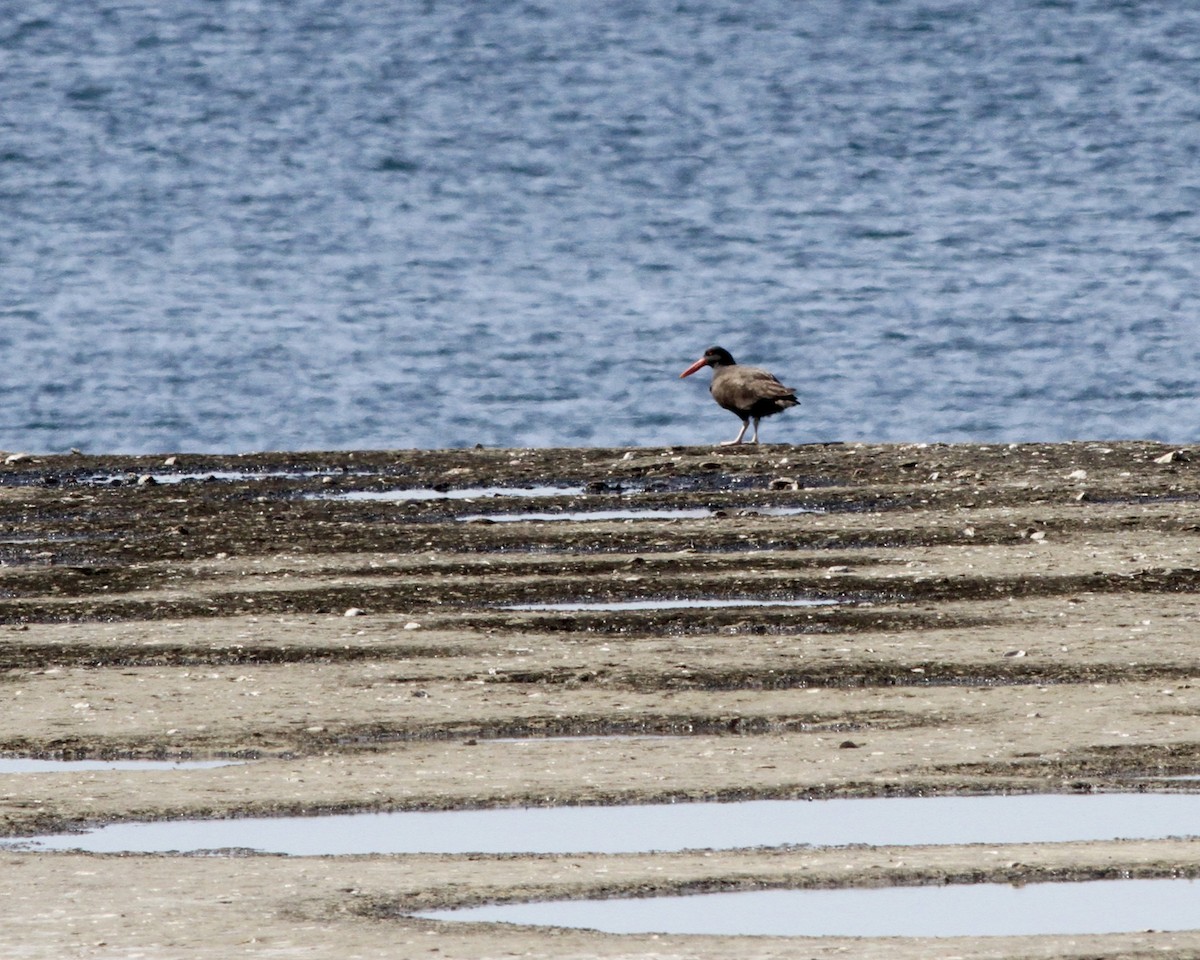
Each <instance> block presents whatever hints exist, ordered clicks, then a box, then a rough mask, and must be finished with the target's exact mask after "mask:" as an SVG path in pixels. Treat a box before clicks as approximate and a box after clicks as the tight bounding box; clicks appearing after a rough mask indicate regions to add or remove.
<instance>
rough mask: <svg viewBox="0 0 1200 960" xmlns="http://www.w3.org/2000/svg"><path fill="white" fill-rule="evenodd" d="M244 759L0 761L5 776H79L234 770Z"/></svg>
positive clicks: (14, 758) (0, 771)
mask: <svg viewBox="0 0 1200 960" xmlns="http://www.w3.org/2000/svg"><path fill="white" fill-rule="evenodd" d="M240 763H242V761H241V760H31V759H27V758H25V757H10V758H0V774H3V773H78V772H80V771H91V770H148V771H153V770H208V769H212V768H214V767H232V766H237V765H238V764H240Z"/></svg>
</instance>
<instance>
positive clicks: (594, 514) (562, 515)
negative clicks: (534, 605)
mask: <svg viewBox="0 0 1200 960" xmlns="http://www.w3.org/2000/svg"><path fill="white" fill-rule="evenodd" d="M817 512H818V511H816V510H813V509H812V508H811V507H747V508H744V509H743V508H737V509H720V510H714V509H711V508H709V507H663V508H655V507H623V508H620V509H614V510H565V511H562V512H559V513H551V512H543V513H472V514H467V515H465V516H461V517H459V518H458V519H459V520H461V521H463V522H468V521H471V520H491V521H492V522H494V523H519V522H524V521H530V520H537V521H569V522H574V523H598V522H600V521H603V520H609V521H611V520H704V519H707V518H709V517H716V516H726V515H735V514H736V515H747V516H749V515H753V514H762V515H764V516H772V517H785V516H792V515H795V514H800V513H817Z"/></svg>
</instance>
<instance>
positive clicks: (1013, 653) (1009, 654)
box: [1005, 650, 1026, 657]
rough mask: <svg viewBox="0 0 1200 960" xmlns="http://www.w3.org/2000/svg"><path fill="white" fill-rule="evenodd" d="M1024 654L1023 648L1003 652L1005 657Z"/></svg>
mask: <svg viewBox="0 0 1200 960" xmlns="http://www.w3.org/2000/svg"><path fill="white" fill-rule="evenodd" d="M1025 655H1026V654H1025V651H1024V650H1009V651H1008V653H1006V654H1005V656H1006V657H1023V656H1025Z"/></svg>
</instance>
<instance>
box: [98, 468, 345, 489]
mask: <svg viewBox="0 0 1200 960" xmlns="http://www.w3.org/2000/svg"><path fill="white" fill-rule="evenodd" d="M342 476H345V473H344V472H343V471H341V470H259V471H250V470H200V471H197V472H195V473H179V472H172V473H139V474H133V473H124V474H93V475H92V476H90V477H84V478H83V480H82V481H81V482H83V483H87V484H94V485H97V486H112V485H113V484H118V485H120V484H127V485H134V484H138V483H162V484H172V483H187V482H191V483H203V482H205V481H214V480H215V481H222V482H225V483H245V482H247V481H251V480H304V479H306V478H308V477H342Z"/></svg>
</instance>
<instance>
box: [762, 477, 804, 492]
mask: <svg viewBox="0 0 1200 960" xmlns="http://www.w3.org/2000/svg"><path fill="white" fill-rule="evenodd" d="M768 486H769V487H770V488H771V489H772V490H799V489H800V484H799V483H798V482H797V481H796V479H795V478H794V477H776V478H775V479H774V480H772V481H771V482H770V483H769V484H768Z"/></svg>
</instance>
